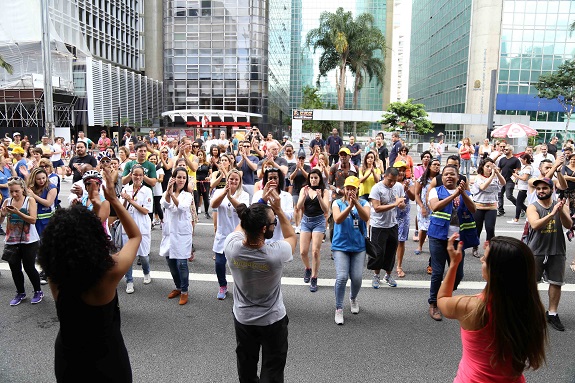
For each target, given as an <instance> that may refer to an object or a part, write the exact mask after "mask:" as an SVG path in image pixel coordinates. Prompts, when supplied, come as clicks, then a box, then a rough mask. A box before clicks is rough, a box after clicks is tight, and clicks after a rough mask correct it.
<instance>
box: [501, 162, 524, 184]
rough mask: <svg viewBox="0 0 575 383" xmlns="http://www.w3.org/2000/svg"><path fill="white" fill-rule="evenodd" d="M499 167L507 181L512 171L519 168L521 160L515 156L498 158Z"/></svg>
mask: <svg viewBox="0 0 575 383" xmlns="http://www.w3.org/2000/svg"><path fill="white" fill-rule="evenodd" d="M499 168H500V169H501V175H502V176H503V178H505V181H509V180H510V179H511V176H512V175H513V171H514V170H515V169H521V161H519V158H517V157H511V158H507V157H503V158H501V159H500V160H499Z"/></svg>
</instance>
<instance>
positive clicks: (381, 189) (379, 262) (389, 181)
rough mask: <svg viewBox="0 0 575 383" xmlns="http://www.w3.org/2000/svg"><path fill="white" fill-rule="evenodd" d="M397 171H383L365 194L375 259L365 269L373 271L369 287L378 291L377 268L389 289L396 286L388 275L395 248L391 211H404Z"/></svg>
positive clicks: (392, 263)
mask: <svg viewBox="0 0 575 383" xmlns="http://www.w3.org/2000/svg"><path fill="white" fill-rule="evenodd" d="M398 175H399V172H398V171H397V168H393V167H391V168H387V169H386V170H385V173H384V176H383V180H382V181H380V182H378V183H377V184H375V186H374V187H373V188H372V189H371V193H369V200H370V201H371V214H370V220H369V223H370V226H371V241H372V242H373V243H374V244H376V246H377V256H376V257H375V258H371V259H370V260H369V262H368V263H367V268H368V269H370V270H373V280H372V282H371V286H372V287H373V288H374V289H378V288H379V284H380V276H379V272H380V271H381V269H383V270H385V273H386V275H385V277H384V280H385V282H386V283H387V284H388V285H389V286H390V287H396V286H397V283H396V282H395V280H394V279H393V277H392V276H391V271H392V270H393V266H394V264H395V253H396V251H397V245H398V231H397V212H396V209H395V208H400V209H404V208H405V199H404V193H405V192H404V190H403V185H402V184H401V183H397V177H398Z"/></svg>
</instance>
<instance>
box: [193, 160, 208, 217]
mask: <svg viewBox="0 0 575 383" xmlns="http://www.w3.org/2000/svg"><path fill="white" fill-rule="evenodd" d="M198 164H199V165H198V170H196V177H197V180H196V182H197V185H198V187H197V188H196V190H195V191H194V199H195V201H197V203H196V206H197V207H198V212H199V209H200V198H201V199H202V201H203V203H204V215H205V216H206V218H207V219H211V218H212V216H211V215H210V176H211V174H212V169H211V167H210V163H209V162H208V160H207V159H206V152H205V151H203V150H202V149H200V150H198ZM196 196H197V197H196Z"/></svg>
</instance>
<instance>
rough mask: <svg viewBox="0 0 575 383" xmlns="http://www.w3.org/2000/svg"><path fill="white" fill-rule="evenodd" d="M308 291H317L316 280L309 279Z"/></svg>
mask: <svg viewBox="0 0 575 383" xmlns="http://www.w3.org/2000/svg"><path fill="white" fill-rule="evenodd" d="M309 291H311V292H312V293H315V292H316V291H317V278H311V280H310V283H309Z"/></svg>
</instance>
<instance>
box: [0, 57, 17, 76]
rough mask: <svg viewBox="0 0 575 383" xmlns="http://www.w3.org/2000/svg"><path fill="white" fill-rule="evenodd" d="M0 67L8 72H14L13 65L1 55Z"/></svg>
mask: <svg viewBox="0 0 575 383" xmlns="http://www.w3.org/2000/svg"><path fill="white" fill-rule="evenodd" d="M0 68H3V69H4V70H6V72H8V73H9V74H12V73H14V67H12V65H10V64H8V63H7V62H6V61H4V58H3V57H2V56H0Z"/></svg>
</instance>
